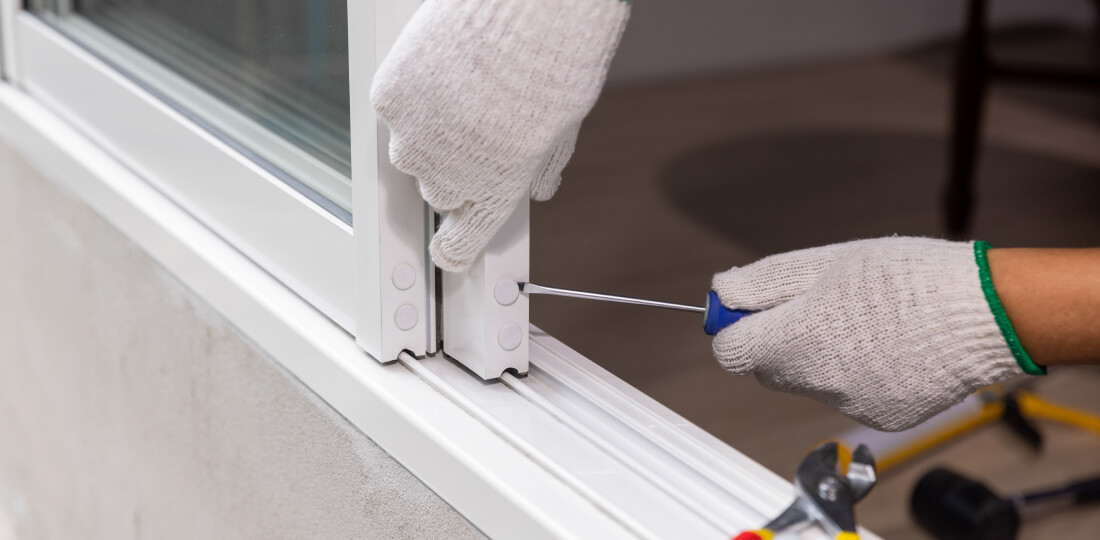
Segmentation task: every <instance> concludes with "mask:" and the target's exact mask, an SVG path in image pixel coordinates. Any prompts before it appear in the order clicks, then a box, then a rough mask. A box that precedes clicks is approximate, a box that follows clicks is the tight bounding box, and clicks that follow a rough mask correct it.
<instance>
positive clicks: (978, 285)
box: [713, 237, 1044, 431]
mask: <svg viewBox="0 0 1100 540" xmlns="http://www.w3.org/2000/svg"><path fill="white" fill-rule="evenodd" d="M987 247H988V245H987V244H985V243H983V242H978V243H971V242H948V241H945V240H934V239H929V238H904V237H893V238H880V239H875V240H860V241H855V242H848V243H843V244H834V245H829V246H824V247H819V248H813V249H806V250H801V251H794V252H790V253H784V254H780V255H774V256H771V257H767V258H764V259H762V260H760V261H757V262H755V263H753V264H750V265H748V266H745V267H742V268H734V269H732V270H729V271H727V272H723V273H720V274H717V275H715V276H714V282H713V288H714V291H716V292H717V293H718V296H719V298H720V299H721V300H722V304H723V305H725V306H727V307H730V308H738V309H747V310H763V311H760V313H756V314H753V315H750V316H748V317H745V318H743V319H741V321H739V322H737V323H736V324H734V325H732V326H730V327H728V328H726V329H724V330H722V331H721V332H720V333H719V334H718V335H717V336H716V337H715V339H714V355H715V357H717V359H718V362H719V363H720V364H721V365H722V367H724V368H725V369H726V370H728V371H730V372H732V373H735V374H738V375H747V374H749V373H752V374H755V375H756V378H757V380H759V381H760V383H761V384H763V385H764V386H765V387H767V388H770V389H772V390H782V391H785V392H792V393H796V394H802V395H807V396H810V397H813V398H815V399H817V400H818V401H821V402H823V403H825V404H827V405H829V406H831V407H833V408H835V409H837V410H839V411H840V412H842V413H844V414H846V415H848V416H849V417H851V418H854V419H856V420H858V421H860V422H862V423H864V424H866V425H868V426H871V427H873V428H876V429H880V430H884V431H900V430H903V429H907V428H910V427H912V426H915V425H917V424H919V423H921V422H923V421H924V420H926V419H928V418H929V417H931V416H933V415H935V414H936V413H938V412H940V411H942V410H944V409H946V408H947V407H949V406H951V405H954V404H955V403H958V402H959V401H962V399H963V398H965V397H966V396H967V395H968V394H970V393H972V392H974V391H975V390H977V389H978V388H981V387H983V386H987V385H990V384H994V383H996V382H999V381H1002V380H1004V379H1007V378H1009V377H1012V376H1014V375H1018V374H1021V373H1024V371H1025V370H1026V371H1027V372H1028V373H1033V374H1041V373H1044V370H1043V368H1041V367H1038V366H1036V365H1035V364H1034V363H1033V362H1032V361H1031V360H1030V358H1029V357H1028V356H1027V353H1026V352H1025V351H1024V349H1023V347H1021V346H1020V344H1019V340H1018V339H1016V336H1015V332H1014V331H1013V330H1012V325H1011V323H1010V322H1009V321H1008V317H1007V316H1006V315H1005V313H1004V310H1003V308H1002V307H1001V304H1000V301H999V299H997V296H996V292H995V291H994V289H993V282H992V279H991V278H990V274H989V267H988V264H987V263H986V258H985V249H986V248H987Z"/></svg>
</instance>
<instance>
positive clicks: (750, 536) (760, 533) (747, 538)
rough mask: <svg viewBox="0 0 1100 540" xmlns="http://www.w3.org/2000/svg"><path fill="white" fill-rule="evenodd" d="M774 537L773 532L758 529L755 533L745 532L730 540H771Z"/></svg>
mask: <svg viewBox="0 0 1100 540" xmlns="http://www.w3.org/2000/svg"><path fill="white" fill-rule="evenodd" d="M774 537H775V533H774V532H772V531H770V530H768V529H758V530H755V531H745V532H743V533H741V534H739V535H737V536H734V537H733V539H732V540H772V538H774Z"/></svg>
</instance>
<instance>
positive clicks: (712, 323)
mask: <svg viewBox="0 0 1100 540" xmlns="http://www.w3.org/2000/svg"><path fill="white" fill-rule="evenodd" d="M706 308H707V309H706V312H704V313H703V331H704V332H706V333H707V335H708V336H713V335H715V334H717V333H718V332H721V331H722V329H723V328H725V327H727V326H729V325H731V324H733V323H735V322H737V321H740V320H741V318H742V317H744V316H746V315H752V314H753V313H756V312H755V311H745V310H743V309H730V308H728V307H726V306H723V305H722V301H721V300H719V299H718V293H716V292H714V291H710V292H709V293H707V306H706Z"/></svg>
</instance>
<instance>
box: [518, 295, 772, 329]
mask: <svg viewBox="0 0 1100 540" xmlns="http://www.w3.org/2000/svg"><path fill="white" fill-rule="evenodd" d="M519 290H520V292H523V293H526V294H528V295H531V294H548V295H553V296H567V297H570V298H582V299H585V300H600V301H603V302H618V303H621V304H634V305H638V306H649V307H656V308H663V309H675V310H679V311H691V312H693V313H702V314H703V331H704V332H706V334H707V335H708V336H713V335H715V334H717V333H718V332H720V331H722V329H723V328H725V327H727V326H729V325H731V324H733V323H735V322H737V321H739V320H741V318H742V317H744V316H746V315H752V314H753V313H756V312H755V311H745V310H742V309H730V308H728V307H726V306H723V305H722V301H721V300H719V299H718V293H716V292H714V291H710V292H709V293H707V302H706V305H703V306H692V305H688V304H674V303H672V302H660V301H657V300H646V299H644V298H631V297H629V296H616V295H612V294H602V293H594V292H585V291H574V290H570V289H561V288H558V287H546V286H544V285H535V284H534V283H519Z"/></svg>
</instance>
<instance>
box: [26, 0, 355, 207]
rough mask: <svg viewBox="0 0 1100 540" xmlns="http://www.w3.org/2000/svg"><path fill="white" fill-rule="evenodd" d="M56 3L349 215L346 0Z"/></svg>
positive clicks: (55, 19) (108, 56) (118, 53)
mask: <svg viewBox="0 0 1100 540" xmlns="http://www.w3.org/2000/svg"><path fill="white" fill-rule="evenodd" d="M50 3H51V4H53V5H52V6H48V7H49V9H40V10H39V12H40V13H42V14H43V15H45V18H46V19H47V20H49V21H50V22H51V23H52V24H54V25H55V26H56V27H57V28H59V29H61V30H62V31H63V32H65V33H66V34H68V35H69V36H70V37H72V38H73V39H75V40H76V41H78V42H79V43H81V44H82V45H84V46H85V47H87V48H88V49H90V50H91V51H92V52H94V53H96V54H97V55H99V56H100V57H102V58H104V59H105V60H107V61H108V62H110V63H112V64H113V65H114V66H116V67H117V68H118V69H120V70H122V71H123V72H125V73H127V74H128V75H129V76H130V77H132V78H134V79H135V80H137V81H139V82H140V83H142V84H143V85H144V86H145V87H146V88H148V89H150V90H152V91H153V92H155V93H157V94H158V95H160V97H162V98H163V99H165V100H167V101H169V102H171V103H173V104H174V105H175V106H176V107H177V108H179V109H181V110H183V111H184V112H186V113H187V114H188V115H189V116H191V117H192V118H194V119H195V120H197V121H199V122H200V123H201V124H203V125H204V126H205V127H207V128H209V129H211V130H212V131H214V132H215V133H217V134H218V135H219V136H221V137H222V138H223V139H226V140H228V141H229V142H230V143H231V144H233V145H234V146H236V147H237V148H239V149H241V150H244V151H245V152H246V153H247V154H248V155H249V156H250V157H252V158H254V159H256V160H257V161H259V162H260V163H262V164H264V165H265V166H267V167H268V168H270V169H272V170H273V172H275V173H276V174H277V175H278V176H280V177H282V178H283V179H284V180H286V181H287V182H288V183H290V184H291V185H293V186H294V187H296V188H297V189H299V190H300V191H303V192H304V193H306V195H307V196H310V198H312V199H314V200H315V201H318V202H321V203H322V204H324V205H325V206H326V207H328V208H329V209H330V210H332V211H333V212H334V213H336V214H338V215H341V217H344V218H345V221H350V213H349V212H350V209H351V183H350V176H351V156H350V125H349V124H350V113H349V104H348V52H347V48H348V45H347V3H346V1H345V0H339V1H336V0H70V2H68V3H66V2H50ZM59 4H60V5H59ZM66 4H68V5H66Z"/></svg>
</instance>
